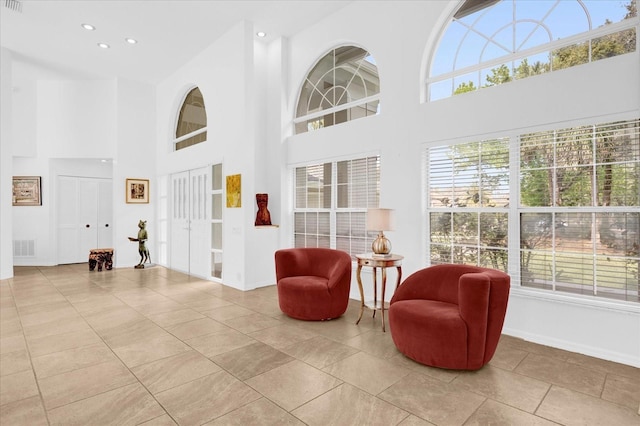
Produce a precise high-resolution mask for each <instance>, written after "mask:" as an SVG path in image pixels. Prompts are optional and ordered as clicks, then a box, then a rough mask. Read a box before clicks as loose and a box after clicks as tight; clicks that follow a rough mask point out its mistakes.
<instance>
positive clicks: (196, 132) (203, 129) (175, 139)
mask: <svg viewBox="0 0 640 426" xmlns="http://www.w3.org/2000/svg"><path fill="white" fill-rule="evenodd" d="M196 89H197V90H198V91H199V92H200V94H201V95H202V99H203V105H202V108H203V110H204V114H205V121H206V123H207V124H206V125H205V126H204V127H201V128H199V129H196V130H194V131H192V132H189V133H187V134H185V135H182V136H179V137H178V136H177V133H178V126H179V125H180V116H181V113H182V110H183V108H184V107H185V102H186V101H187V98H188V97H189V95H190V94H191V93H192V92H193V91H194V90H196ZM208 124H209V123H208V117H207V107H206V104H205V103H204V94H203V93H202V90H200V87H199V86H196V85H194V86H190V87H189V88H188V89H187V90H186V91H185V93H184V95H183V97H182V100H181V101H180V105H179V107H178V108H177V110H176V118H175V124H174V126H173V129H172V140H171V145H172V148H173V151H174V152H177V151H180V150H183V149H186V148H189V147H191V146H194V145H198V144H200V143H203V142H206V141H207V137H206V133H207V128H208ZM203 133H204V134H205V138H204V140H202V141H199V142H195V143H193V144H189V145H186V146H184V147H181V148H178V145H179V144H180V143H181V142H184V141H186V140H189V139H191V138H194V137H196V136H199V135H201V134H203Z"/></svg>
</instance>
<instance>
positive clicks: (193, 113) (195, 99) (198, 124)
mask: <svg viewBox="0 0 640 426" xmlns="http://www.w3.org/2000/svg"><path fill="white" fill-rule="evenodd" d="M206 140H207V111H206V109H205V106H204V97H203V96H202V93H201V92H200V89H198V88H197V87H195V88H193V89H191V91H189V93H188V94H187V96H186V97H185V99H184V102H183V103H182V107H181V108H180V114H179V116H178V124H177V126H176V137H175V139H174V141H173V143H174V147H175V150H176V151H178V150H180V149H184V148H187V147H189V146H192V145H195V144H198V143H200V142H204V141H206Z"/></svg>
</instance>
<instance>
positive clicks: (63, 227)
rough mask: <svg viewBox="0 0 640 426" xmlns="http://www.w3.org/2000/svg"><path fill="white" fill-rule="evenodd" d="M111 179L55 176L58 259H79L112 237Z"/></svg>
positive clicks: (109, 241)
mask: <svg viewBox="0 0 640 426" xmlns="http://www.w3.org/2000/svg"><path fill="white" fill-rule="evenodd" d="M111 195H112V183H111V179H98V178H83V177H75V176H59V177H58V197H57V200H58V263H60V264H66V263H82V262H86V261H87V259H88V258H89V250H91V249H93V248H107V247H111V245H112V244H113V237H112V223H111V219H112V216H113V215H112V210H113V206H112V199H111Z"/></svg>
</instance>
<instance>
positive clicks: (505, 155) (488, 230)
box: [427, 138, 509, 271]
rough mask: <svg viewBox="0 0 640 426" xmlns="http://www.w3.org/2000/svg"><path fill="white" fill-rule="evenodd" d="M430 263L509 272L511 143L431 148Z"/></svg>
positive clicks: (493, 141) (429, 165)
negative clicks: (464, 265) (461, 264)
mask: <svg viewBox="0 0 640 426" xmlns="http://www.w3.org/2000/svg"><path fill="white" fill-rule="evenodd" d="M427 155H428V160H427V161H428V163H427V164H428V170H429V172H428V205H429V216H428V217H429V235H430V238H429V244H428V245H429V260H430V263H431V264H439V263H464V264H472V265H478V266H485V267H491V268H496V269H500V270H503V271H507V265H508V262H507V260H508V256H507V245H508V217H509V212H508V205H509V140H508V139H506V138H503V139H494V140H487V141H481V142H472V143H465V144H459V145H450V146H441V147H434V148H431V149H429V150H428V153H427Z"/></svg>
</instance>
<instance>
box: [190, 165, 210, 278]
mask: <svg viewBox="0 0 640 426" xmlns="http://www.w3.org/2000/svg"><path fill="white" fill-rule="evenodd" d="M208 171H209V168H202V169H197V170H191V171H190V173H189V181H190V188H189V189H190V191H189V192H190V196H191V209H190V210H191V222H190V224H191V226H190V230H189V231H190V232H189V273H190V274H192V275H196V276H198V277H203V278H206V277H209V276H210V275H211V270H210V269H209V258H210V257H211V250H210V248H209V247H210V244H209V238H210V237H209V235H210V229H211V213H210V208H209V205H208V202H209V197H207V194H209V192H210V191H211V190H210V188H209V184H208V182H209V179H208Z"/></svg>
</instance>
